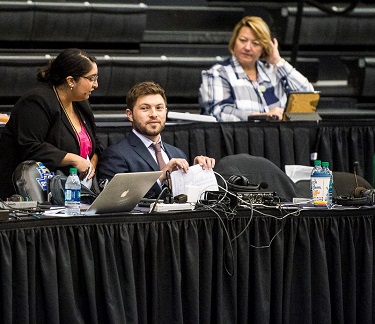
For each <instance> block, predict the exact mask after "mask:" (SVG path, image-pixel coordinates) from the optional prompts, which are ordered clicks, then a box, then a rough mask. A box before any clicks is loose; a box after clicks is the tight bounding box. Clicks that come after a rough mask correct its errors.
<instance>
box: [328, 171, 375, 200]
mask: <svg viewBox="0 0 375 324" xmlns="http://www.w3.org/2000/svg"><path fill="white" fill-rule="evenodd" d="M356 188H365V189H373V187H372V186H371V184H370V183H369V182H367V180H365V179H364V178H363V177H361V176H359V175H357V176H355V175H354V173H350V172H338V171H334V172H333V196H334V197H335V194H336V196H356V194H355V190H356ZM357 198H358V197H357Z"/></svg>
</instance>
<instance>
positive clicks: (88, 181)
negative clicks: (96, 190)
mask: <svg viewBox="0 0 375 324" xmlns="http://www.w3.org/2000/svg"><path fill="white" fill-rule="evenodd" d="M86 160H87V161H89V162H90V158H89V157H87V158H86ZM91 170H92V165H91V162H90V168H89V172H87V175H86V177H85V178H84V179H82V180H81V184H83V185H84V186H85V187H86V188H89V189H91V186H92V178H91V179H88V177H89V175H90V173H91Z"/></svg>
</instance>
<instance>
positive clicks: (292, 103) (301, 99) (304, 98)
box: [283, 91, 321, 120]
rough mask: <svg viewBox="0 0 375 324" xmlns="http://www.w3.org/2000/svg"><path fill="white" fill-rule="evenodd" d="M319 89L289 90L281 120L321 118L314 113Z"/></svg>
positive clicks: (318, 97)
mask: <svg viewBox="0 0 375 324" xmlns="http://www.w3.org/2000/svg"><path fill="white" fill-rule="evenodd" d="M319 99H320V91H312V92H298V91H291V92H290V93H289V95H288V101H287V104H286V108H285V110H284V116H283V120H321V117H320V116H319V114H317V113H316V107H317V106H318V103H319Z"/></svg>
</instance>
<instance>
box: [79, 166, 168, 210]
mask: <svg viewBox="0 0 375 324" xmlns="http://www.w3.org/2000/svg"><path fill="white" fill-rule="evenodd" d="M161 174H162V171H150V172H133V173H117V174H116V175H115V176H114V177H113V178H112V180H111V181H110V182H109V183H108V184H107V186H106V187H105V188H104V189H103V191H102V192H101V193H100V194H99V196H98V197H97V198H96V199H95V200H94V202H93V203H92V204H91V205H90V206H89V208H87V210H86V211H82V214H83V215H94V214H108V213H120V212H129V211H132V210H133V209H134V207H135V206H136V205H137V204H138V203H139V202H140V201H141V200H142V198H143V197H144V195H145V194H146V193H147V191H148V190H149V189H150V188H151V187H152V186H153V184H154V183H155V182H156V181H157V179H158V178H159V177H160V175H161Z"/></svg>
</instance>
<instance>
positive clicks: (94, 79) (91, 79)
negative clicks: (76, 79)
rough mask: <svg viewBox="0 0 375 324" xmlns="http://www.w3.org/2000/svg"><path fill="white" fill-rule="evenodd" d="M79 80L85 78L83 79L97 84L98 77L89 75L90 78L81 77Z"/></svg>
mask: <svg viewBox="0 0 375 324" xmlns="http://www.w3.org/2000/svg"><path fill="white" fill-rule="evenodd" d="M81 78H85V79H87V80H89V81H90V82H97V81H98V78H99V76H98V75H97V74H95V75H90V76H81Z"/></svg>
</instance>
